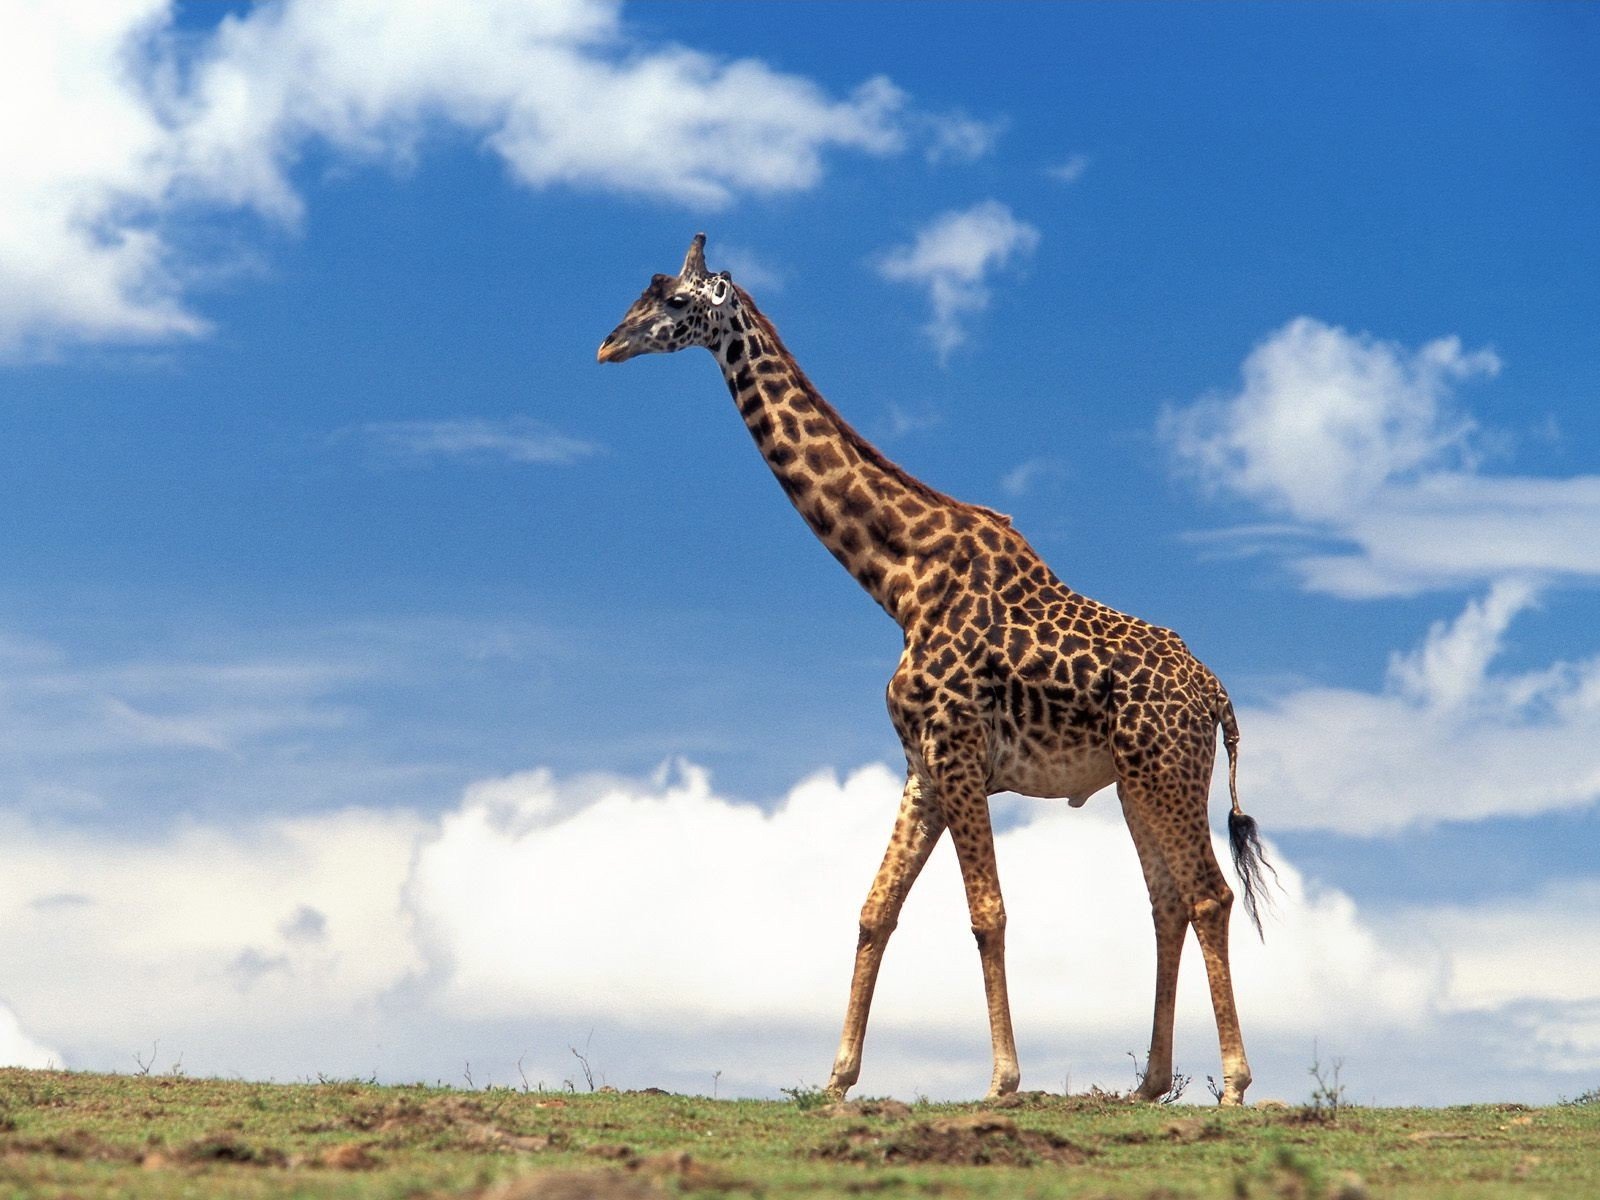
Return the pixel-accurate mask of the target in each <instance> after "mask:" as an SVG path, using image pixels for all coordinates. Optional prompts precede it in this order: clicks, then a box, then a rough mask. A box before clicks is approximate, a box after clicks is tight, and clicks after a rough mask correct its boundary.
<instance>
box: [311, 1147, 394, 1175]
mask: <svg viewBox="0 0 1600 1200" xmlns="http://www.w3.org/2000/svg"><path fill="white" fill-rule="evenodd" d="M311 1161H312V1162H314V1163H315V1164H316V1165H317V1166H319V1167H328V1168H330V1169H332V1170H335V1171H371V1170H373V1169H374V1168H376V1167H377V1166H378V1160H377V1159H376V1158H375V1157H374V1156H373V1154H372V1151H371V1150H370V1149H368V1148H367V1146H366V1145H365V1144H363V1143H361V1142H340V1143H339V1144H338V1145H337V1146H329V1147H328V1148H327V1149H326V1150H323V1151H322V1152H321V1153H319V1154H318V1155H317V1156H316V1158H314V1159H312V1160H311Z"/></svg>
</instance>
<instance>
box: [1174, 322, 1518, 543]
mask: <svg viewBox="0 0 1600 1200" xmlns="http://www.w3.org/2000/svg"><path fill="white" fill-rule="evenodd" d="M1499 367H1500V363H1499V360H1498V359H1497V358H1496V357H1495V356H1494V354H1493V353H1492V352H1490V351H1487V350H1479V351H1476V352H1473V353H1470V354H1468V353H1465V352H1464V351H1463V350H1462V348H1461V343H1460V341H1459V340H1457V339H1455V338H1440V339H1439V340H1437V341H1434V342H1430V343H1428V344H1427V345H1426V346H1423V347H1422V348H1421V349H1420V350H1417V351H1415V352H1408V351H1406V350H1405V348H1404V347H1402V346H1399V345H1397V344H1395V343H1393V342H1382V341H1378V340H1376V339H1374V338H1372V337H1371V336H1369V335H1366V334H1359V335H1352V334H1349V333H1347V332H1345V331H1344V330H1343V329H1338V328H1335V327H1333V326H1329V325H1324V324H1322V323H1321V322H1320V321H1315V320H1313V319H1311V318H1310V317H1297V318H1296V319H1295V320H1293V321H1290V322H1289V323H1288V324H1287V325H1285V326H1284V327H1283V328H1282V329H1280V330H1278V331H1277V332H1276V333H1274V334H1273V335H1272V336H1271V337H1269V338H1267V339H1266V340H1265V341H1263V342H1261V343H1260V344H1259V345H1258V346H1256V348H1255V349H1254V350H1252V351H1251V352H1250V354H1249V356H1248V357H1247V358H1246V359H1245V360H1244V365H1243V367H1242V368H1241V370H1242V373H1243V375H1244V387H1243V388H1242V389H1241V390H1240V391H1239V392H1238V393H1237V394H1235V395H1233V396H1229V397H1225V398H1218V399H1212V400H1208V401H1203V402H1201V403H1199V404H1197V405H1195V406H1193V407H1191V408H1189V409H1187V410H1184V411H1182V412H1178V413H1173V414H1170V415H1169V420H1168V427H1169V433H1170V435H1171V437H1172V440H1173V443H1174V445H1175V448H1176V449H1177V451H1178V453H1179V454H1180V456H1182V458H1183V459H1184V460H1185V461H1187V462H1188V463H1189V464H1190V465H1191V466H1193V468H1194V469H1195V470H1196V472H1197V473H1198V474H1199V475H1200V477H1201V479H1202V480H1203V481H1205V482H1207V483H1209V484H1211V485H1212V486H1214V487H1217V488H1219V489H1227V490H1230V491H1234V492H1237V493H1239V494H1241V495H1244V496H1247V497H1249V498H1251V499H1254V500H1257V501H1260V502H1262V503H1263V504H1265V505H1266V506H1267V507H1269V508H1272V509H1274V510H1276V511H1281V512H1286V513H1288V514H1290V515H1291V516H1295V517H1299V518H1301V519H1303V520H1309V521H1321V520H1336V519H1338V518H1340V517H1343V516H1346V515H1347V514H1349V513H1351V512H1352V511H1353V510H1356V509H1359V508H1361V507H1362V506H1363V505H1365V504H1366V503H1368V502H1369V501H1370V500H1371V498H1372V497H1373V495H1374V494H1375V493H1377V492H1378V491H1379V490H1380V489H1382V488H1384V487H1385V486H1387V485H1390V484H1392V483H1394V482H1396V481H1399V480H1403V479H1406V478H1408V477H1414V476H1415V475H1416V473H1418V472H1419V471H1421V470H1423V469H1426V468H1433V467H1437V466H1440V465H1445V464H1448V463H1450V462H1452V461H1459V460H1460V459H1461V457H1462V456H1463V454H1464V453H1465V451H1466V449H1467V439H1468V436H1469V435H1470V433H1471V432H1472V429H1473V425H1472V422H1471V421H1469V420H1467V419H1466V418H1464V417H1462V416H1459V415H1457V414H1455V413H1453V412H1452V411H1451V409H1450V399H1451V388H1452V385H1453V384H1455V383H1456V382H1457V381H1459V380H1463V379H1470V378H1471V377H1473V376H1474V375H1493V374H1494V373H1495V372H1496V371H1498V370H1499Z"/></svg>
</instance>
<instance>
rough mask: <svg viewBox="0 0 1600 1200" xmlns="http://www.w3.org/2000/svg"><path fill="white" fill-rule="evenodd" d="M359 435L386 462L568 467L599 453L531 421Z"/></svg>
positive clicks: (459, 423) (378, 429)
mask: <svg viewBox="0 0 1600 1200" xmlns="http://www.w3.org/2000/svg"><path fill="white" fill-rule="evenodd" d="M356 432H357V433H358V434H359V435H360V436H361V437H362V438H363V439H364V440H366V441H367V443H368V444H369V445H371V446H372V447H373V449H374V450H376V451H377V452H378V453H379V454H380V455H382V456H383V457H384V458H387V459H391V460H397V461H410V462H427V461H429V460H433V459H454V460H457V461H462V462H512V463H538V464H541V465H546V466H566V465H569V464H571V463H575V462H578V461H579V460H581V459H585V458H589V457H590V456H592V455H594V454H595V453H597V452H598V450H599V447H598V446H596V445H594V443H592V442H586V441H583V440H581V439H579V438H574V437H568V436H567V435H566V434H563V433H557V432H556V431H555V430H553V429H550V428H549V427H548V426H546V425H545V424H544V423H543V422H540V421H535V420H532V419H530V418H527V417H508V418H506V419H504V420H499V421H493V420H488V419H486V418H483V417H461V418H456V419H453V420H442V421H375V422H372V423H370V424H367V425H362V426H361V427H360V428H359V429H358V430H356Z"/></svg>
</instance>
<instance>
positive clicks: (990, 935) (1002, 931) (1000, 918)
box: [972, 909, 1006, 953]
mask: <svg viewBox="0 0 1600 1200" xmlns="http://www.w3.org/2000/svg"><path fill="white" fill-rule="evenodd" d="M972 936H973V937H974V938H975V939H977V942H978V950H979V952H980V953H981V952H982V951H984V950H987V949H988V948H989V947H990V946H992V945H996V944H1000V945H1004V944H1005V940H1006V914H1005V910H1004V909H1001V910H1000V911H999V912H997V913H994V914H992V915H985V916H982V917H974V918H973V919H972Z"/></svg>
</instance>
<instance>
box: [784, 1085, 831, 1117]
mask: <svg viewBox="0 0 1600 1200" xmlns="http://www.w3.org/2000/svg"><path fill="white" fill-rule="evenodd" d="M778 1091H780V1092H782V1093H783V1094H784V1095H785V1096H787V1097H789V1099H791V1100H793V1101H794V1106H795V1107H796V1108H798V1109H799V1110H800V1111H801V1112H806V1111H808V1110H810V1109H813V1108H821V1107H822V1106H823V1105H824V1104H827V1103H829V1102H830V1101H832V1100H833V1096H832V1094H831V1093H830V1092H829V1091H828V1089H827V1088H820V1087H812V1086H810V1085H809V1084H805V1083H799V1084H796V1085H795V1086H794V1087H792V1088H779V1089H778Z"/></svg>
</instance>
